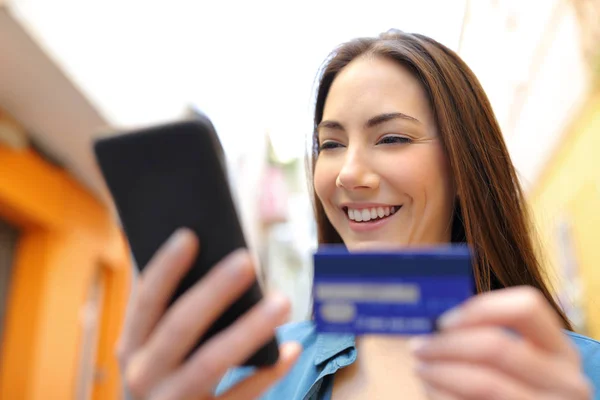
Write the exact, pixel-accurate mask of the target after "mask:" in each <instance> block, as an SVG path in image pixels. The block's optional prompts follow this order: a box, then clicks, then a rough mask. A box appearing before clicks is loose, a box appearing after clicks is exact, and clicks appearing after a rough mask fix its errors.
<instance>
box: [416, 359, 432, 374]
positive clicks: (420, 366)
mask: <svg viewBox="0 0 600 400" xmlns="http://www.w3.org/2000/svg"><path fill="white" fill-rule="evenodd" d="M428 368H429V364H426V363H424V362H422V361H417V363H416V364H415V368H414V369H415V372H416V373H417V375H421V374H423V373H425V372H426V371H427V369H428Z"/></svg>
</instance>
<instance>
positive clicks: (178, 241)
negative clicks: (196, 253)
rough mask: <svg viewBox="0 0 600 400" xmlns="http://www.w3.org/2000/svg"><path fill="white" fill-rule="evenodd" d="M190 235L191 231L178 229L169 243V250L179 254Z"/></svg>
mask: <svg viewBox="0 0 600 400" xmlns="http://www.w3.org/2000/svg"><path fill="white" fill-rule="evenodd" d="M190 235H191V231H190V230H189V229H186V228H180V229H177V230H176V231H175V232H174V233H173V234H172V235H171V237H170V238H169V240H168V241H167V250H168V251H169V252H174V253H177V252H179V251H180V250H181V249H182V248H183V247H184V246H185V242H186V240H187V239H188V237H189V236H190Z"/></svg>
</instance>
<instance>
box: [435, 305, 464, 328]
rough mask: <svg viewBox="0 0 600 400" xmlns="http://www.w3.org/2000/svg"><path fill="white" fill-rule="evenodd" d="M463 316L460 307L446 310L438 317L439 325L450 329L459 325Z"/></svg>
mask: <svg viewBox="0 0 600 400" xmlns="http://www.w3.org/2000/svg"><path fill="white" fill-rule="evenodd" d="M461 318H462V313H461V310H460V308H459V307H456V308H453V309H451V310H449V311H446V312H445V313H444V314H442V316H441V317H440V318H439V319H438V326H439V327H440V328H441V329H448V328H453V327H455V326H457V325H458V324H459V323H460V320H461Z"/></svg>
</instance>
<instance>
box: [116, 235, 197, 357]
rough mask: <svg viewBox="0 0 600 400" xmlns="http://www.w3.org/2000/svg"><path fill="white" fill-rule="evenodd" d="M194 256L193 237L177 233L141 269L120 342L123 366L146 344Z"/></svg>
mask: <svg viewBox="0 0 600 400" xmlns="http://www.w3.org/2000/svg"><path fill="white" fill-rule="evenodd" d="M197 253H198V239H197V238H196V236H195V234H194V233H193V232H192V231H191V230H189V229H186V228H183V229H179V230H177V231H176V232H175V233H174V234H173V235H172V236H171V237H170V238H169V240H168V241H167V242H166V243H165V244H164V245H163V246H161V248H160V249H159V250H158V251H157V253H156V255H155V256H154V257H153V258H152V260H151V261H150V262H149V263H148V265H147V266H146V268H144V271H143V273H142V274H141V275H140V278H139V281H138V285H137V288H136V292H137V293H136V295H135V297H134V300H133V306H132V307H131V308H130V310H129V313H128V315H127V318H126V319H125V325H124V328H123V332H122V334H121V338H120V340H119V345H118V347H119V350H118V352H119V356H120V359H121V361H122V362H124V361H125V360H126V359H127V358H128V357H129V355H130V354H131V353H132V352H133V351H135V350H136V349H137V348H138V347H140V346H141V345H142V343H144V342H145V341H146V339H147V337H148V335H149V334H150V332H151V331H152V329H153V328H154V326H155V325H156V323H157V322H158V320H159V319H160V317H161V315H162V314H163V312H164V310H165V308H166V307H167V304H168V302H169V299H170V298H171V296H172V295H173V293H174V292H175V289H176V288H177V286H178V284H179V282H180V280H181V279H182V278H183V276H184V275H185V273H186V272H187V271H188V269H189V268H190V266H191V265H192V262H193V260H194V258H195V257H196V255H197Z"/></svg>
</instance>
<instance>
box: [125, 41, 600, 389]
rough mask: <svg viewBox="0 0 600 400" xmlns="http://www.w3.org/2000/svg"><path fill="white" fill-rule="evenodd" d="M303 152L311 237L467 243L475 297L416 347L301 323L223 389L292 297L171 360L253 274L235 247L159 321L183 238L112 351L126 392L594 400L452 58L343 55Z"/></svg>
mask: <svg viewBox="0 0 600 400" xmlns="http://www.w3.org/2000/svg"><path fill="white" fill-rule="evenodd" d="M313 142H314V152H313V154H312V165H313V170H312V178H313V179H312V180H313V184H314V196H315V205H316V217H317V224H318V228H319V243H344V244H345V245H346V246H347V247H348V248H349V249H350V250H351V251H352V250H357V249H379V248H402V247H406V246H420V245H436V244H444V243H448V242H467V243H469V244H470V245H471V246H472V248H473V249H474V250H475V258H474V265H473V268H474V275H475V279H476V283H477V289H478V292H479V293H480V294H479V295H478V296H475V297H474V298H473V299H471V300H470V301H468V302H466V303H465V304H464V305H463V306H461V307H459V308H458V309H455V310H452V311H451V312H449V313H447V314H445V315H444V316H443V318H442V319H441V331H440V333H437V334H435V335H432V336H431V337H428V338H413V339H411V340H405V339H403V338H381V337H364V338H361V339H360V340H358V339H356V340H355V338H354V337H352V336H351V335H319V334H317V333H316V332H315V330H314V327H313V325H312V323H311V322H310V321H308V322H303V323H299V324H290V325H285V326H284V327H282V328H281V329H279V330H278V335H279V338H280V340H281V341H282V342H284V344H283V345H282V349H281V357H280V360H279V362H278V364H277V365H275V366H274V367H272V368H268V369H263V370H260V371H258V372H255V371H252V370H249V369H233V370H231V371H230V372H229V373H227V374H226V375H225V377H224V378H223V379H222V377H223V375H224V374H225V373H226V371H227V370H230V369H231V368H232V367H235V365H237V364H239V363H241V362H242V361H244V360H245V359H246V358H247V357H248V356H249V355H251V354H252V353H253V352H254V351H255V350H256V349H257V348H259V347H260V346H261V345H262V344H263V343H264V342H266V341H267V340H268V339H269V337H270V336H271V335H272V334H273V331H274V330H275V327H277V326H278V325H280V324H281V323H283V322H284V320H285V317H286V313H287V312H288V310H289V304H288V303H287V300H285V299H284V298H283V297H281V296H278V295H271V296H268V297H267V298H266V299H265V300H264V301H263V302H262V303H261V304H259V305H258V306H257V307H255V308H254V309H253V310H251V311H250V312H248V313H247V315H245V316H244V317H243V318H241V319H240V320H238V321H237V322H236V323H235V324H234V325H233V326H232V327H230V328H229V329H227V330H226V331H225V332H223V333H221V334H219V335H218V336H216V337H214V338H212V339H211V340H210V341H208V342H207V343H206V344H205V345H203V346H202V347H201V348H200V349H198V350H197V351H196V352H195V353H194V354H193V356H192V357H190V358H189V359H186V360H184V357H185V355H186V354H187V351H188V350H189V349H190V348H191V347H192V346H193V344H194V343H195V342H196V340H197V338H198V337H199V336H201V335H202V333H203V332H204V331H205V330H206V329H207V327H208V326H210V324H211V322H212V321H214V320H215V318H216V317H217V316H218V315H219V314H220V313H221V312H223V310H224V309H226V307H227V306H228V305H229V304H231V302H232V301H234V300H235V298H236V297H237V296H239V295H240V294H241V293H242V292H243V291H244V290H245V289H246V288H247V287H248V286H249V285H250V284H251V282H252V280H253V279H254V275H253V267H252V265H251V263H250V261H249V257H248V255H247V254H246V253H245V252H244V251H238V252H236V253H235V254H233V255H231V256H230V257H228V258H226V259H225V260H223V261H222V262H221V263H220V264H219V265H218V266H217V267H216V268H215V269H214V270H213V271H212V272H211V273H210V274H209V276H207V277H206V278H205V279H204V280H203V281H202V282H199V283H198V284H197V285H196V286H195V287H194V288H193V289H191V290H190V291H189V292H188V293H187V294H186V295H185V296H183V297H182V298H181V299H180V300H178V301H177V302H176V303H175V304H174V305H173V306H172V307H170V308H169V309H168V310H165V309H166V304H167V300H168V298H169V295H170V293H171V292H172V291H173V290H174V288H175V287H176V285H177V283H178V281H179V279H180V278H181V277H182V276H183V275H184V273H185V271H186V268H187V267H188V266H189V264H190V260H192V259H193V257H194V256H195V254H196V252H197V248H198V244H197V241H196V240H195V238H194V236H193V235H192V234H191V233H190V232H187V231H185V230H183V231H180V232H178V233H177V234H176V235H175V236H174V238H173V239H171V240H170V242H169V243H168V244H167V245H166V246H164V247H163V249H161V250H160V251H159V252H158V254H157V255H156V257H155V258H154V260H153V261H152V262H151V265H150V266H149V267H148V268H147V269H146V270H145V273H144V275H143V276H142V277H141V279H140V283H139V286H138V289H137V295H136V297H135V299H134V303H133V307H132V312H131V313H130V314H129V316H128V318H127V320H126V325H125V328H124V331H123V334H122V337H121V340H120V344H119V356H120V362H121V366H122V368H123V371H124V372H125V377H126V382H127V385H128V387H129V389H130V391H131V392H132V393H133V394H134V397H135V398H144V399H145V398H150V399H183V398H198V399H208V398H213V395H212V394H213V393H214V392H215V387H216V386H217V384H218V383H219V382H220V384H219V386H218V388H217V389H216V392H217V393H218V398H219V399H251V398H256V397H257V396H260V395H261V393H264V392H265V390H267V389H268V391H267V392H266V394H265V398H267V399H330V398H332V399H376V398H377V399H378V398H409V399H419V398H435V399H545V398H552V399H570V400H573V399H590V398H592V396H593V385H592V383H594V382H600V363H598V361H595V360H594V357H595V355H597V354H598V355H600V352H599V351H600V350H599V349H600V346H598V344H597V343H596V342H594V341H592V340H591V339H588V338H585V337H582V336H579V335H577V334H574V333H572V332H569V330H570V329H571V326H570V323H569V321H568V319H567V318H566V317H565V315H564V313H563V312H562V311H561V310H560V308H559V307H558V305H557V304H556V302H555V301H554V299H553V298H552V296H551V294H550V290H549V288H548V286H547V285H546V283H545V282H544V279H543V276H542V268H541V266H540V263H539V261H538V258H537V256H536V254H535V251H534V246H533V240H532V236H533V234H532V231H533V230H532V228H531V227H530V226H529V221H528V217H527V215H526V205H525V200H524V196H523V193H522V190H521V188H520V186H519V183H518V180H517V177H516V173H515V170H514V167H513V166H512V164H511V162H510V158H509V155H508V152H507V150H506V146H505V144H504V142H503V139H502V135H501V132H500V129H499V127H498V124H497V122H496V120H495V118H494V115H493V113H492V110H491V107H490V104H489V101H488V99H487V97H486V96H485V94H484V92H483V90H482V88H481V86H480V85H479V83H478V81H477V79H476V78H475V76H474V75H473V73H472V72H471V71H470V70H469V68H468V67H467V66H466V65H465V64H464V63H463V62H462V60H460V58H459V57H458V56H457V55H456V54H455V53H454V52H452V51H451V50H449V49H447V48H446V47H444V46H442V45H441V44H439V43H437V42H435V41H434V40H432V39H429V38H427V37H425V36H421V35H412V34H405V33H402V32H397V31H394V32H388V33H386V34H384V35H382V36H380V37H379V38H364V39H357V40H354V41H352V42H349V43H346V44H344V45H342V46H341V47H339V48H338V49H337V50H335V51H334V52H333V53H332V55H331V57H330V58H329V59H328V61H327V63H326V65H325V67H324V69H323V71H322V75H321V80H320V84H319V88H318V94H317V102H316V110H315V134H314V139H313ZM199 309H201V310H205V311H206V313H205V314H203V315H198V313H197V310H199ZM514 332H517V333H518V335H515V334H514ZM301 348H303V350H301ZM269 388H270V389H269Z"/></svg>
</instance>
